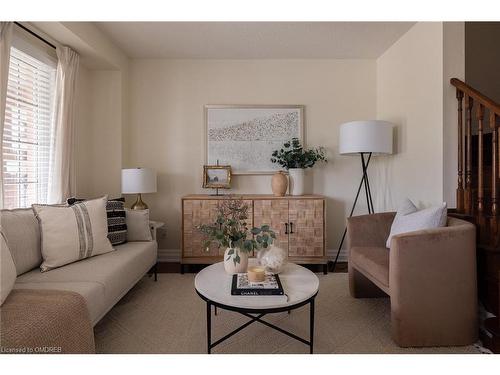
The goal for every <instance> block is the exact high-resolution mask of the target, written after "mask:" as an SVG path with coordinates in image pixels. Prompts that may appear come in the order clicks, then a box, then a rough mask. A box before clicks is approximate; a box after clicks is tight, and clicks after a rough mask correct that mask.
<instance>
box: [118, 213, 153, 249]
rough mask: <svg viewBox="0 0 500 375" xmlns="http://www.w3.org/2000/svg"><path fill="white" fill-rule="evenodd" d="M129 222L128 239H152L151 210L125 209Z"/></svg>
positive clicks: (126, 218)
mask: <svg viewBox="0 0 500 375" xmlns="http://www.w3.org/2000/svg"><path fill="white" fill-rule="evenodd" d="M125 213H126V215H125V220H126V222H127V241H152V240H153V237H152V235H151V229H150V228H149V210H148V209H146V210H132V209H130V208H126V209H125Z"/></svg>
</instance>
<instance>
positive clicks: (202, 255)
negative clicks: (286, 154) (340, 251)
mask: <svg viewBox="0 0 500 375" xmlns="http://www.w3.org/2000/svg"><path fill="white" fill-rule="evenodd" d="M228 198H229V199H231V198H241V199H243V200H244V202H245V203H246V204H247V205H248V206H249V222H248V226H249V227H251V226H261V225H264V224H268V225H269V226H270V227H271V229H272V230H273V231H274V232H275V233H276V237H277V238H276V241H275V244H276V246H279V247H281V248H283V249H285V250H287V251H288V256H289V260H290V261H291V262H294V263H301V264H322V265H323V270H324V272H326V269H327V266H326V265H327V258H326V250H325V244H326V229H325V228H326V227H325V216H326V207H325V205H326V199H325V197H323V196H320V195H301V196H288V195H287V196H284V197H275V196H273V195H246V194H243V195H234V196H233V195H232V196H213V195H201V194H200V195H187V196H185V197H183V198H182V243H181V249H182V259H181V269H183V265H184V264H211V263H216V262H220V261H221V260H222V254H223V253H224V250H225V249H218V248H217V246H216V245H211V246H210V247H209V248H208V249H204V248H203V242H204V240H205V237H204V235H203V234H202V233H200V232H199V231H198V230H197V229H196V227H197V226H198V225H200V224H211V223H213V222H215V215H216V209H217V205H218V204H219V202H220V201H221V200H222V199H228Z"/></svg>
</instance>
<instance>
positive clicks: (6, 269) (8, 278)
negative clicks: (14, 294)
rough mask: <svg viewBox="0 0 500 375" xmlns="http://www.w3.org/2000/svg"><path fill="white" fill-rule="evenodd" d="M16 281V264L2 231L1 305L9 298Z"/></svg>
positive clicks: (0, 252) (0, 238) (0, 254)
mask: <svg viewBox="0 0 500 375" xmlns="http://www.w3.org/2000/svg"><path fill="white" fill-rule="evenodd" d="M15 281H16V266H15V265H14V262H13V260H12V255H10V251H9V248H8V247H7V243H6V242H5V239H4V237H3V234H1V233H0V306H1V305H3V302H4V301H5V300H6V299H7V296H8V295H9V293H10V291H11V290H12V287H13V286H14V283H15Z"/></svg>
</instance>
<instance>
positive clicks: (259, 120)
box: [205, 104, 305, 175]
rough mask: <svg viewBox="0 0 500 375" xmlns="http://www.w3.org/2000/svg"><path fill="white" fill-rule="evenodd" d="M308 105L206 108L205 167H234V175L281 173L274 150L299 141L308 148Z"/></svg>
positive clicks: (231, 105)
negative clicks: (306, 131) (305, 130)
mask: <svg viewBox="0 0 500 375" xmlns="http://www.w3.org/2000/svg"><path fill="white" fill-rule="evenodd" d="M304 112H305V106H304V105H295V104H294V105H282V104H277V105H267V104H266V105H254V104H252V105H248V104H243V105H242V104H234V105H233V104H230V105H226V104H224V105H221V104H208V105H205V164H207V165H210V164H215V163H216V162H217V160H218V161H220V163H221V164H230V165H231V167H232V174H233V175H267V174H273V173H275V172H276V171H278V170H280V166H279V165H277V164H273V163H271V154H272V151H274V150H276V149H279V148H281V147H282V145H283V143H284V142H286V141H290V140H291V139H292V138H298V139H299V140H300V142H301V143H302V144H303V145H304V146H305V135H304V133H305V132H304V128H305V120H304V119H305V114H304Z"/></svg>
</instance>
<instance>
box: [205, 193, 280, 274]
mask: <svg viewBox="0 0 500 375" xmlns="http://www.w3.org/2000/svg"><path fill="white" fill-rule="evenodd" d="M247 220H248V206H247V205H246V204H245V203H244V202H243V200H242V199H234V198H230V199H223V200H222V201H221V202H219V204H218V206H217V214H216V220H215V222H214V223H213V224H208V225H206V224H204V225H199V226H198V227H197V228H198V230H200V231H201V232H202V233H204V234H206V235H207V240H206V241H205V243H204V247H205V248H207V249H208V247H209V246H210V244H212V243H216V244H217V245H218V247H219V248H221V247H222V248H226V250H225V252H224V269H225V270H226V272H227V273H229V274H234V273H242V272H246V271H247V266H248V254H249V253H250V252H252V251H253V250H260V249H267V248H268V247H269V246H270V245H271V244H272V243H273V240H274V239H275V238H276V234H275V233H274V232H273V231H272V230H271V229H270V228H269V225H262V226H261V227H253V228H252V229H251V230H250V231H249V229H248V226H247ZM249 235H250V237H251V238H248V237H249ZM252 235H253V236H252Z"/></svg>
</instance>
